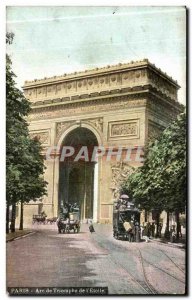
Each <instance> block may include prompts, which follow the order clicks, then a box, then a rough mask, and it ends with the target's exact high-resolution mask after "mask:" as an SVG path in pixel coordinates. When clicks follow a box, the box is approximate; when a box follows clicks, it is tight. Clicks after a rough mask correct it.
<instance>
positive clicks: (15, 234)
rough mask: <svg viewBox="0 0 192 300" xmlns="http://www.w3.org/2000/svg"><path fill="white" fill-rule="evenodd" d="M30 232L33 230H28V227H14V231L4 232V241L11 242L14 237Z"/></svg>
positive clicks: (17, 237) (20, 236)
mask: <svg viewBox="0 0 192 300" xmlns="http://www.w3.org/2000/svg"><path fill="white" fill-rule="evenodd" d="M31 233H33V231H32V230H29V229H24V230H18V229H16V231H15V232H10V233H8V234H6V243H7V242H12V241H14V240H15V239H19V238H22V237H24V236H26V235H28V234H31Z"/></svg>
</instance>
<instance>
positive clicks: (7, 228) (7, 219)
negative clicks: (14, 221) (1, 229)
mask: <svg viewBox="0 0 192 300" xmlns="http://www.w3.org/2000/svg"><path fill="white" fill-rule="evenodd" d="M6 233H9V201H8V200H7V207H6Z"/></svg>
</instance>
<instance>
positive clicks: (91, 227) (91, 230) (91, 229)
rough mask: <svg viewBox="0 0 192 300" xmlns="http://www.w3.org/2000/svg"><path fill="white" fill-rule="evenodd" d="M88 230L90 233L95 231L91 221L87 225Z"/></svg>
mask: <svg viewBox="0 0 192 300" xmlns="http://www.w3.org/2000/svg"><path fill="white" fill-rule="evenodd" d="M89 231H90V232H91V233H93V232H95V229H94V227H93V224H92V222H91V224H90V225H89Z"/></svg>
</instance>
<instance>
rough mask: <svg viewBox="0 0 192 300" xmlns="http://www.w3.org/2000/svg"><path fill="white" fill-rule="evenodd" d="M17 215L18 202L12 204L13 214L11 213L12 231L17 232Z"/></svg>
mask: <svg viewBox="0 0 192 300" xmlns="http://www.w3.org/2000/svg"><path fill="white" fill-rule="evenodd" d="M15 217H16V204H15V203H14V204H13V205H12V215H11V232H15Z"/></svg>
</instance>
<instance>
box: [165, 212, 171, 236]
mask: <svg viewBox="0 0 192 300" xmlns="http://www.w3.org/2000/svg"><path fill="white" fill-rule="evenodd" d="M164 237H165V238H169V237H170V231H169V211H167V222H166V229H165V234H164Z"/></svg>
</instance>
